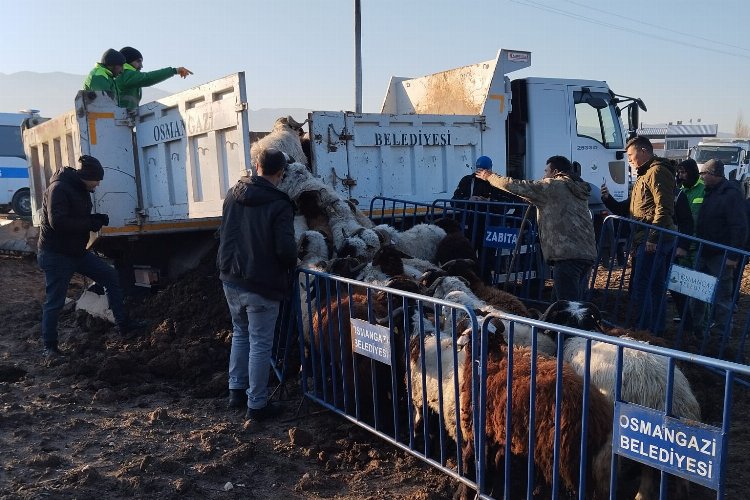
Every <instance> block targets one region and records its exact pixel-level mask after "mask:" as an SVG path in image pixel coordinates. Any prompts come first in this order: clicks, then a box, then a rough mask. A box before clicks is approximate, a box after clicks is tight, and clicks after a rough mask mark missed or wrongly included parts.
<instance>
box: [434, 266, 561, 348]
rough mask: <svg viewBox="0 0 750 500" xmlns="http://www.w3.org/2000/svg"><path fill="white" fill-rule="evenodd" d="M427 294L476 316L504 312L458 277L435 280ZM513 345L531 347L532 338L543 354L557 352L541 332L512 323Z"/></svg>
mask: <svg viewBox="0 0 750 500" xmlns="http://www.w3.org/2000/svg"><path fill="white" fill-rule="evenodd" d="M427 293H428V294H429V295H431V296H433V297H435V298H439V299H444V300H450V301H453V302H459V303H460V304H462V305H465V306H466V307H468V308H471V309H474V310H475V311H476V314H477V315H478V316H486V315H493V314H495V315H500V314H502V313H504V312H506V311H504V310H502V309H499V308H497V307H494V306H492V305H490V304H487V303H486V302H485V301H483V300H482V299H481V298H479V297H477V296H476V295H475V294H474V292H473V291H472V290H471V288H469V284H468V281H467V280H466V279H465V278H463V277H460V276H442V277H439V278H437V279H436V280H435V281H434V282H433V284H432V285H430V287H429V288H428V289H427ZM503 322H504V324H505V329H504V332H505V333H504V334H503V335H504V337H505V340H506V342H507V341H508V338H509V335H510V330H511V321H510V320H507V319H504V320H503ZM512 326H513V345H515V346H531V345H532V342H533V338H532V337H536V339H537V349H538V351H539V352H541V353H544V354H550V355H554V354H555V353H556V352H557V343H556V342H555V340H554V339H552V338H551V337H550V336H548V335H544V334H543V332H542V331H541V330H538V331H537V332H536V335H535V334H534V330H533V329H532V327H531V326H530V325H528V324H524V323H513V325H512Z"/></svg>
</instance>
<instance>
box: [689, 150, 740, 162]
mask: <svg viewBox="0 0 750 500" xmlns="http://www.w3.org/2000/svg"><path fill="white" fill-rule="evenodd" d="M690 156H691V157H692V158H693V159H694V160H695V161H696V162H697V163H706V162H707V161H708V160H711V159H714V158H715V159H717V160H721V161H722V163H724V164H726V165H737V163H738V162H739V159H740V148H737V147H726V146H696V148H695V149H694V150H693V152H692V153H691V155H690Z"/></svg>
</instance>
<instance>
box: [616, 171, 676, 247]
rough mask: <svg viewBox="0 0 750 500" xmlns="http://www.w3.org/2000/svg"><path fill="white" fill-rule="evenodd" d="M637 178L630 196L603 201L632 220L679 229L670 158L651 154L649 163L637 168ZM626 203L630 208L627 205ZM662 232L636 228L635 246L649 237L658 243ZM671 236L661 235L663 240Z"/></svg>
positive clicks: (651, 240) (618, 213) (674, 229)
mask: <svg viewBox="0 0 750 500" xmlns="http://www.w3.org/2000/svg"><path fill="white" fill-rule="evenodd" d="M636 172H637V174H638V177H637V178H636V180H635V183H634V184H633V190H632V191H631V192H630V198H629V199H628V200H625V201H621V202H618V201H617V200H615V199H614V198H612V197H611V196H610V197H608V198H607V199H605V200H602V201H604V204H605V205H606V206H607V208H608V209H609V210H611V211H612V212H613V213H615V214H617V215H623V216H625V217H630V218H631V219H633V220H637V221H639V222H644V223H646V224H651V225H652V226H659V227H661V228H664V229H670V230H672V231H676V230H677V226H676V225H675V222H674V209H675V178H674V171H673V169H672V167H671V165H670V164H669V161H668V160H665V159H664V158H659V157H658V156H653V157H651V159H650V160H648V161H647V162H646V163H644V164H643V165H641V166H640V167H638V170H637V171H636ZM626 206H627V210H625V207H626ZM659 236H660V235H659V232H656V231H649V232H648V235H647V234H646V230H645V229H644V228H642V227H636V229H635V232H634V234H633V245H635V246H637V245H639V244H641V243H643V241H644V240H645V239H646V238H647V237H648V241H649V242H650V243H658V242H659V239H660V238H659ZM671 240H672V238H671V237H670V236H668V235H664V236H662V237H661V241H662V242H668V241H671Z"/></svg>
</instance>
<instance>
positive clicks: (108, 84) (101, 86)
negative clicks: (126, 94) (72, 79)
mask: <svg viewBox="0 0 750 500" xmlns="http://www.w3.org/2000/svg"><path fill="white" fill-rule="evenodd" d="M83 90H104V91H107V92H112V93H113V94H114V96H115V100H117V88H116V87H115V77H114V76H113V75H112V72H111V71H110V70H108V69H107V68H106V66H103V65H102V64H101V63H96V66H94V69H92V70H91V72H90V73H89V74H88V76H87V77H86V80H84V81H83Z"/></svg>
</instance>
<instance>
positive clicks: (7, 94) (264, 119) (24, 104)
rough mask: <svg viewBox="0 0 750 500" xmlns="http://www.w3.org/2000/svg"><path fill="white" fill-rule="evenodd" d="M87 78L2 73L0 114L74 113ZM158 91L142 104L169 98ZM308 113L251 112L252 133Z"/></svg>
mask: <svg viewBox="0 0 750 500" xmlns="http://www.w3.org/2000/svg"><path fill="white" fill-rule="evenodd" d="M85 78H86V77H85V75H72V74H70V73H59V72H56V73H34V72H31V71H22V72H20V73H11V74H5V73H0V112H3V113H15V112H18V111H20V110H22V109H38V110H39V114H40V115H42V116H44V117H47V118H54V117H55V116H57V115H61V114H63V113H65V112H68V111H70V110H72V109H73V100H74V99H75V96H76V93H77V92H78V90H80V89H81V87H82V86H83V81H84V79H85ZM169 94H170V93H169V92H166V91H164V90H161V89H159V88H158V87H147V88H144V89H143V100H142V102H148V101H154V100H156V99H160V98H162V97H165V96H167V95H169ZM309 112H310V110H308V109H302V108H264V109H259V110H252V109H251V110H250V112H249V117H248V120H249V122H250V130H252V131H254V132H268V131H270V130H271V128H272V127H273V123H274V122H275V121H276V119H277V118H279V117H282V116H290V115H291V116H292V118H294V119H295V120H297V121H298V122H303V121H305V120H306V119H307V114H308V113H309Z"/></svg>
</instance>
